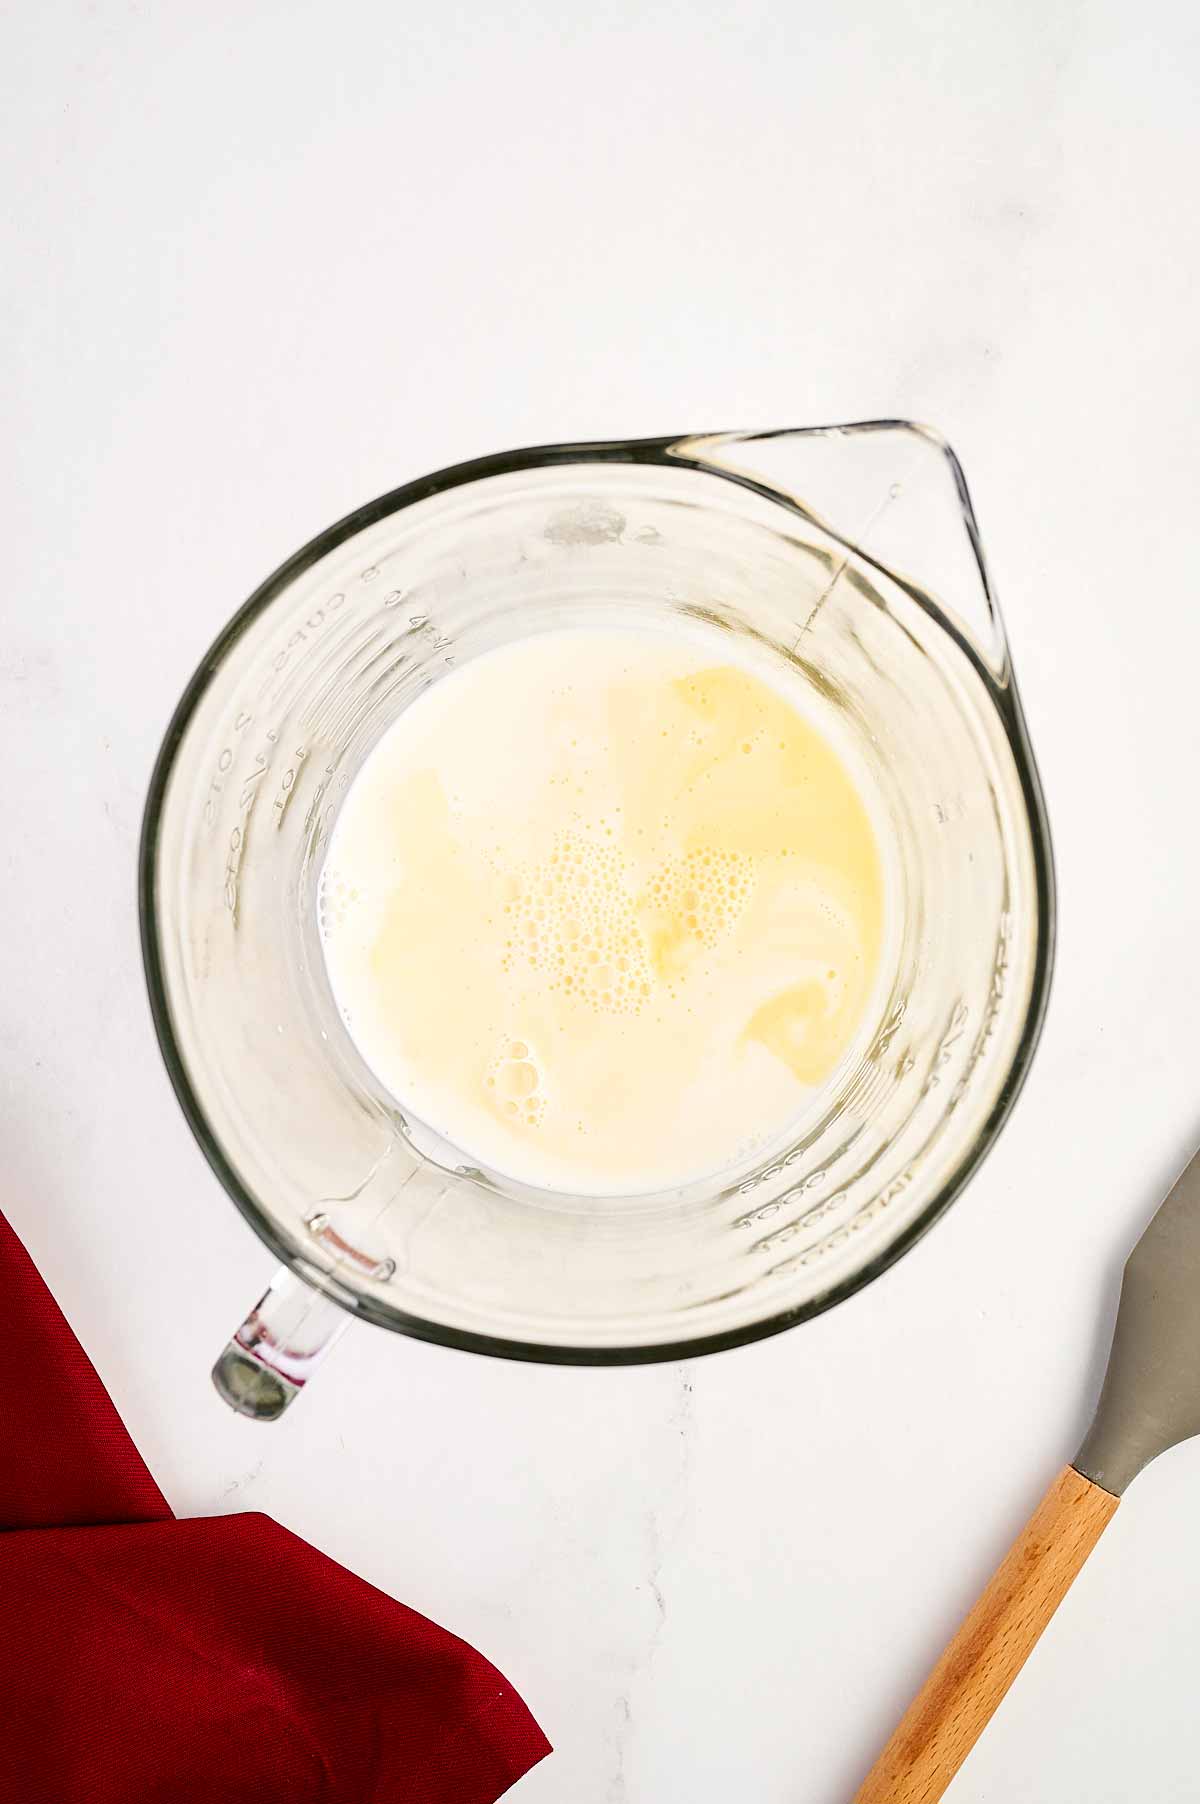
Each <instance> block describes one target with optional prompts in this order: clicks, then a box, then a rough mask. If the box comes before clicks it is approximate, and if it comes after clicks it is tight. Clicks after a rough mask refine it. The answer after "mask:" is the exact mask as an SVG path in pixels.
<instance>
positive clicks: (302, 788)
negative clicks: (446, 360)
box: [141, 423, 1053, 1417]
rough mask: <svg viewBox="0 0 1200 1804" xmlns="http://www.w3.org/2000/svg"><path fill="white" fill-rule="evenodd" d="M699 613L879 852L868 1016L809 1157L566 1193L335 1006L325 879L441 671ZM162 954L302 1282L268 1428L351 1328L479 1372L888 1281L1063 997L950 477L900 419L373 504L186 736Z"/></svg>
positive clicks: (162, 844)
mask: <svg viewBox="0 0 1200 1804" xmlns="http://www.w3.org/2000/svg"><path fill="white" fill-rule="evenodd" d="M675 616H683V617H687V618H689V619H693V620H695V619H698V620H702V621H704V622H706V623H708V625H709V626H710V627H714V628H717V629H719V630H720V631H721V632H724V633H729V634H730V635H736V636H738V637H742V638H746V637H748V638H752V639H753V640H755V641H756V642H757V646H758V648H759V655H760V656H762V657H766V658H768V659H775V660H778V661H779V663H780V665H781V666H786V667H787V668H788V669H789V671H790V672H792V673H793V674H795V673H799V675H800V676H802V677H803V678H804V679H805V681H806V683H807V686H808V689H809V693H810V695H811V697H812V703H813V711H814V718H815V720H816V722H817V724H818V725H823V727H824V729H825V731H826V732H827V734H828V736H829V737H830V738H831V739H832V740H833V742H834V743H835V744H837V745H839V746H840V747H842V748H844V751H845V754H846V756H847V758H848V761H849V762H850V765H851V768H852V769H853V770H854V772H855V774H856V776H857V778H858V780H859V782H860V784H861V786H862V788H863V791H864V797H865V799H866V800H867V802H868V804H869V806H870V808H871V811H872V815H873V818H874V820H875V823H876V829H877V833H878V835H879V839H880V850H881V854H882V858H883V863H884V868H885V872H886V876H887V885H888V892H889V918H890V923H891V926H890V933H889V937H888V941H887V945H886V948H885V953H884V958H883V969H882V971H881V974H880V979H879V982H878V984H877V986H876V992H875V999H874V1002H873V1004H872V1006H871V1008H870V1010H869V1014H868V1019H867V1020H866V1021H865V1022H864V1023H863V1026H862V1030H861V1033H860V1035H859V1037H858V1038H857V1039H856V1041H855V1042H854V1044H853V1046H852V1047H851V1049H850V1051H849V1053H848V1054H847V1056H846V1057H845V1059H844V1060H843V1061H842V1063H841V1065H840V1066H839V1067H838V1069H837V1070H836V1071H835V1073H834V1074H833V1075H832V1077H831V1078H830V1080H829V1082H828V1083H827V1084H826V1085H825V1086H824V1087H823V1089H822V1090H821V1092H820V1094H819V1095H818V1096H817V1097H816V1098H815V1099H814V1101H813V1104H812V1106H811V1108H810V1109H809V1110H808V1112H807V1113H806V1114H805V1115H804V1116H803V1117H801V1118H800V1119H798V1120H797V1122H796V1123H795V1124H794V1125H793V1127H792V1128H791V1129H790V1130H789V1133H788V1135H787V1137H786V1139H784V1140H782V1141H781V1142H780V1143H779V1144H778V1145H776V1146H774V1147H771V1148H769V1149H768V1150H767V1152H766V1153H765V1154H764V1153H763V1152H762V1151H761V1150H760V1151H759V1153H758V1154H757V1155H755V1157H754V1159H753V1161H752V1162H749V1163H746V1164H743V1165H741V1166H737V1165H734V1166H731V1167H729V1168H728V1169H726V1170H724V1171H721V1172H719V1173H716V1174H714V1175H712V1176H711V1177H709V1178H706V1179H705V1180H704V1181H702V1182H696V1183H691V1184H688V1185H686V1186H684V1187H682V1188H679V1189H675V1190H672V1191H669V1192H660V1193H657V1194H653V1195H643V1196H624V1195H623V1196H619V1197H613V1198H597V1197H595V1196H588V1197H579V1196H573V1195H570V1194H565V1193H564V1194H558V1193H550V1192H548V1191H544V1190H535V1189H532V1188H530V1187H528V1186H523V1185H521V1184H518V1183H514V1182H512V1181H510V1180H509V1179H507V1178H506V1177H505V1176H504V1174H503V1173H501V1172H498V1171H489V1170H484V1169H480V1168H479V1167H477V1166H475V1165H473V1164H472V1163H471V1162H470V1161H469V1160H468V1159H467V1158H465V1157H464V1156H463V1154H461V1153H460V1152H459V1151H458V1150H457V1149H456V1148H455V1147H453V1146H452V1145H450V1144H448V1143H447V1142H446V1141H444V1140H443V1139H441V1138H439V1136H438V1135H437V1134H436V1133H435V1132H433V1131H432V1129H431V1128H430V1127H429V1126H428V1124H426V1123H424V1122H422V1121H420V1120H417V1119H414V1118H413V1117H412V1116H411V1115H409V1114H407V1113H406V1112H405V1111H404V1109H403V1108H402V1107H401V1106H400V1104H399V1103H398V1102H397V1100H396V1099H395V1098H394V1097H393V1096H391V1095H390V1094H389V1093H388V1092H386V1091H385V1090H384V1089H383V1088H382V1086H381V1085H380V1083H379V1082H378V1080H377V1079H376V1078H375V1077H374V1075H373V1073H372V1072H371V1071H370V1069H369V1068H368V1067H367V1066H366V1064H365V1063H364V1061H363V1060H362V1058H361V1057H360V1055H359V1053H358V1051H357V1048H356V1047H355V1045H354V1042H353V1041H352V1039H351V1038H350V1036H349V1034H348V1032H347V1030H346V1027H345V1025H344V1023H343V1021H342V1019H341V1016H340V1014H339V1012H338V1009H337V1007H336V1006H335V1004H334V1000H333V997H332V994H331V992H330V988H329V984H328V981H327V977H326V972H325V964H324V959H323V955H322V950H321V944H320V935H319V924H318V879H319V875H320V871H321V866H322V861H323V859H324V856H325V853H326V850H327V848H328V844H329V839H330V835H331V832H332V829H333V826H334V823H335V821H336V818H337V813H338V808H339V805H340V803H341V801H342V799H343V798H344V796H345V794H346V791H347V789H348V788H349V785H350V783H351V782H352V780H353V778H354V776H355V774H356V773H357V771H358V770H359V768H360V767H361V765H362V763H363V761H364V759H365V758H366V757H367V755H368V753H369V752H370V751H371V749H372V748H373V747H374V745H375V744H376V743H377V742H378V740H379V738H380V736H381V735H382V734H383V733H384V732H386V730H387V729H388V727H389V726H390V725H391V723H392V722H393V721H394V720H395V719H396V717H397V715H398V714H399V713H400V712H401V711H402V710H403V709H404V708H406V707H407V706H408V705H409V704H410V703H411V702H412V701H413V700H414V699H415V698H416V697H417V696H418V695H420V694H421V693H422V692H423V691H424V690H425V689H426V688H428V686H429V685H430V684H432V683H436V682H438V681H440V680H442V679H443V678H444V677H445V676H446V675H447V674H448V673H449V672H450V671H452V670H454V669H457V668H459V667H461V666H462V665H464V664H465V663H467V662H468V661H469V660H470V659H472V658H475V657H478V656H479V655H480V654H482V653H484V652H486V651H488V650H490V649H492V648H494V647H496V646H498V645H502V644H504V643H506V642H508V641H511V640H514V639H517V638H522V637H525V636H527V635H530V634H535V633H539V632H544V631H547V630H551V629H559V628H562V627H564V626H571V625H581V626H584V625H589V624H596V623H604V624H609V625H613V624H616V625H620V624H628V625H629V626H631V627H639V626H643V625H646V624H651V623H654V624H663V623H666V624H667V625H669V624H670V621H671V619H672V618H673V617H675ZM141 913H142V934H143V946H144V951H145V960H146V969H147V975H148V982H149V988H150V996H151V1002H152V1007H153V1011H154V1018H155V1024H156V1027H157V1031H158V1035H159V1040H160V1044H161V1046H162V1050H163V1054H164V1057H165V1059H166V1063H167V1066H168V1069H169V1071H170V1074H171V1077H172V1080H173V1082H174V1085H175V1088H176V1091H177V1093H178V1095H179V1098H180V1101H181V1103H182V1105H183V1108H184V1111H185V1113H186V1115H187V1117H188V1120H189V1122H190V1123H191V1126H192V1128H193V1130H194V1132H195V1134H196V1136H197V1138H198V1140H199V1142H200V1144H201V1146H202V1148H203V1150H204V1152H205V1154H206V1155H207V1157H208V1159H209V1162H210V1164H211V1165H212V1166H213V1169H214V1170H215V1171H216V1173H217V1175H218V1177H219V1178H220V1179H221V1181H222V1183H223V1184H224V1186H225V1189H226V1190H227V1192H228V1194H229V1196H230V1197H231V1199H232V1200H233V1202H234V1203H235V1204H236V1205H237V1206H238V1208H239V1209H240V1210H241V1211H242V1213H243V1214H244V1215H245V1216H246V1218H247V1219H248V1220H249V1222H250V1223H251V1225H252V1226H253V1227H254V1228H255V1230H256V1231H257V1232H258V1234H259V1235H260V1236H261V1238H262V1239H263V1240H264V1241H266V1243H267V1244H268V1245H269V1246H270V1247H272V1248H273V1250H274V1251H275V1252H276V1253H277V1254H278V1256H279V1257H280V1259H281V1260H282V1261H283V1262H284V1264H285V1266H286V1267H287V1268H288V1270H287V1271H286V1272H284V1273H282V1274H281V1275H280V1277H279V1278H278V1279H277V1280H276V1282H275V1283H274V1284H273V1286H272V1288H271V1290H270V1291H269V1292H268V1293H267V1296H266V1297H265V1298H264V1299H263V1300H262V1302H261V1303H260V1305H259V1306H258V1309H257V1310H256V1311H255V1312H254V1313H253V1314H252V1315H251V1316H250V1317H249V1318H248V1320H247V1322H246V1323H244V1324H243V1326H242V1328H241V1329H239V1330H238V1334H237V1335H236V1336H235V1338H234V1340H233V1341H231V1343H230V1345H229V1347H228V1348H227V1349H226V1351H225V1353H224V1354H223V1355H222V1356H221V1359H220V1360H218V1363H217V1368H216V1371H215V1374H214V1376H215V1378H216V1381H217V1385H218V1388H219V1389H220V1390H221V1392H222V1394H223V1395H224V1396H225V1397H226V1399H227V1400H228V1401H229V1402H230V1403H232V1404H233V1406H234V1407H235V1408H238V1409H241V1410H242V1411H243V1412H244V1413H247V1414H251V1415H257V1416H261V1417H271V1416H275V1415H278V1414H279V1413H280V1412H281V1411H282V1409H283V1408H285V1407H286V1405H287V1403H288V1402H289V1401H290V1400H291V1398H292V1397H293V1396H294V1395H295V1394H296V1393H297V1392H298V1390H299V1389H300V1388H302V1386H303V1384H304V1383H305V1381H306V1380H307V1378H308V1377H309V1375H310V1373H311V1370H312V1368H313V1365H314V1363H315V1360H316V1358H317V1357H318V1355H319V1353H320V1351H321V1350H322V1348H323V1347H324V1346H325V1345H326V1344H327V1343H328V1341H329V1339H330V1337H331V1331H332V1329H333V1327H334V1326H335V1325H336V1324H338V1323H340V1322H342V1321H344V1320H345V1319H346V1318H345V1315H344V1312H345V1311H350V1312H352V1313H355V1314H358V1315H361V1316H364V1317H365V1318H367V1319H368V1320H370V1321H372V1322H375V1323H378V1324H380V1325H382V1326H384V1327H388V1328H393V1329H397V1330H399V1331H401V1332H404V1333H409V1334H414V1335H419V1336H421V1337H423V1338H426V1339H431V1340H438V1341H443V1342H446V1343H448V1344H451V1345H454V1346H459V1347H465V1348H470V1349H473V1350H476V1351H480V1352H487V1353H498V1354H506V1355H510V1356H512V1357H517V1358H527V1359H544V1360H557V1361H564V1362H569V1363H596V1364H607V1363H622V1362H627V1361H635V1360H653V1359H667V1358H678V1357H680V1356H681V1355H684V1354H690V1353H698V1352H703V1351H708V1350H712V1349H714V1348H718V1347H724V1346H731V1345H735V1344H737V1343H740V1342H743V1341H748V1340H752V1339H754V1338H756V1337H757V1336H760V1335H764V1334H768V1333H771V1332H774V1331H776V1330H778V1329H781V1328H784V1327H787V1326H789V1325H791V1324H793V1323H795V1322H799V1321H802V1320H804V1319H805V1318H807V1317H809V1316H812V1315H814V1314H816V1313H818V1312H819V1311H820V1310H822V1309H825V1308H827V1307H828V1306H829V1305H830V1304H831V1303H834V1302H836V1301H838V1300H839V1299H840V1298H842V1297H845V1296H847V1295H848V1294H849V1293H851V1292H852V1291H854V1290H856V1289H858V1288H859V1287H860V1286H861V1285H863V1284H864V1283H866V1282H867V1281H868V1280H869V1279H870V1278H872V1277H874V1276H875V1275H877V1274H878V1273H879V1272H881V1271H883V1270H884V1269H885V1268H886V1267H887V1266H888V1265H889V1264H891V1263H892V1261H893V1260H894V1259H896V1258H897V1257H898V1256H899V1254H900V1253H901V1252H902V1251H904V1249H905V1248H906V1247H908V1246H909V1245H911V1244H912V1242H913V1241H914V1240H915V1239H916V1238H917V1236H918V1235H919V1234H920V1233H921V1232H922V1231H923V1230H924V1229H925V1228H927V1227H928V1226H929V1225H930V1223H931V1222H932V1221H934V1220H935V1219H936V1217H937V1216H938V1215H939V1214H940V1213H941V1211H942V1210H943V1209H945V1208H946V1207H947V1206H948V1204H949V1203H950V1202H951V1201H952V1200H953V1198H954V1197H955V1196H956V1195H957V1193H958V1191H959V1190H960V1188H961V1187H962V1185H963V1183H964V1182H965V1180H966V1178H967V1177H968V1176H969V1175H970V1173H971V1172H972V1171H973V1170H974V1168H975V1166H976V1165H977V1164H978V1163H979V1160H980V1159H981V1157H982V1156H983V1154H984V1152H985V1151H986V1149H987V1147H988V1146H989V1145H990V1143H991V1141H992V1140H993V1138H994V1136H995V1134H996V1133H997V1131H998V1129H999V1127H1000V1125H1001V1123H1002V1121H1003V1119H1004V1117H1005V1115H1006V1113H1007V1111H1008V1109H1009V1107H1010V1106H1011V1104H1012V1101H1013V1099H1014V1097H1015V1095H1016V1092H1017V1090H1018V1088H1019V1086H1020V1083H1021V1080H1022V1078H1023V1076H1024V1073H1025V1071H1026V1068H1027V1066H1028V1063H1029V1060H1030V1058H1031V1055H1032V1052H1033V1048H1034V1045H1035V1043H1036V1040H1037V1036H1038V1031H1039V1028H1040V1024H1041V1019H1042V1015H1043V1012H1044V1008H1045V1003H1046V996H1047V989H1048V984H1049V974H1050V963H1051V950H1052V942H1053V882H1052V870H1051V857H1050V846H1049V838H1048V833H1047V827H1046V821H1045V815H1044V810H1043V807H1042V803H1041V797H1040V791H1039V786H1038V780H1037V774H1036V770H1035V768H1034V765H1033V761H1032V757H1031V754H1030V750H1029V745H1028V741H1027V738H1026V734H1025V729H1024V724H1023V720H1022V716H1021V711H1020V706H1019V702H1018V699H1017V695H1016V690H1015V687H1014V683H1013V674H1012V668H1011V664H1010V661H1009V656H1008V651H1007V647H1006V643H1005V639H1004V634H1003V629H1002V625H1001V622H1000V619H999V615H998V613H997V611H996V608H995V605H994V602H993V599H992V596H991V593H990V589H989V585H988V581H987V575H986V570H985V568H984V564H983V559H982V554H981V552H980V548H979V541H978V535H977V532H976V528H975V523H974V519H973V515H972V513H971V508H970V503H969V500H968V497H967V491H966V486H965V483H964V480H963V477H962V472H961V470H960V468H959V466H958V463H957V461H956V460H955V458H954V457H953V454H952V453H951V452H950V451H949V450H948V448H947V447H946V446H945V445H944V444H943V443H942V441H940V440H939V439H938V438H937V437H936V435H935V434H933V433H930V432H928V431H926V430H924V429H922V428H918V427H913V426H909V425H907V424H903V423H881V424H867V425H862V426H851V427H839V428H828V429H814V430H804V431H796V432H782V433H769V434H759V435H743V434H720V435H711V436H706V437H702V438H690V439H656V440H644V441H638V442H631V443H605V444H595V445H586V444H585V445H563V446H551V447H544V448H540V449H536V450H531V451H519V452H513V453H509V454H506V455H501V456H497V457H492V458H485V459H481V460H479V461H477V462H474V463H470V464H465V465H460V466H458V467H457V468H455V469H451V470H447V471H444V472H441V473H440V474H438V475H436V476H432V477H428V478H426V479H424V480H422V481H420V482H415V483H412V484H409V485H408V486H407V487H405V488H402V489H399V490H397V491H395V492H394V493H392V494H390V495H387V496H384V497H383V498H381V499H380V500H379V501H376V502H373V503H371V504H370V505H369V506H367V507H365V508H362V509H360V510H359V511H358V512H357V513H355V514H352V515H351V516H350V517H349V518H348V519H346V520H343V521H342V522H340V523H339V524H338V525H337V526H335V527H332V528H331V529H330V530H329V531H328V532H326V533H324V534H322V535H321V536H320V537H319V538H318V539H315V540H314V541H313V542H312V543H311V544H310V545H308V546H307V547H306V548H305V549H304V550H303V551H301V552H299V553H298V554H297V555H296V556H295V557H294V558H292V559H291V560H290V561H289V562H288V563H287V564H285V565H284V566H283V567H282V568H281V569H280V570H279V571H277V572H276V574H275V575H274V576H272V577H271V578H270V579H269V581H268V582H266V583H265V584H264V585H263V587H262V588H261V589H260V590H259V591H258V592H257V593H256V594H255V595H254V596H253V597H252V598H251V599H250V601H248V602H247V603H246V605H245V606H244V607H243V609H242V610H241V612H240V613H239V614H238V615H237V616H236V617H235V618H234V619H233V621H231V623H230V625H229V626H228V627H227V628H226V630H225V631H224V633H223V634H222V635H221V637H220V638H219V639H218V641H217V642H216V644H215V645H214V646H213V647H212V649H211V651H210V652H209V654H208V656H207V657H206V658H205V660H204V662H203V664H202V665H201V667H200V669H199V671H198V672H197V674H196V676H195V677H194V678H193V680H192V682H191V684H190V686H189V688H188V690H187V692H186V694H185V695H184V697H183V699H182V701H181V703H180V705H179V708H178V710H177V712H176V714H175V717H174V719H173V721H172V723H171V726H170V728H169V730H168V733H167V737H166V741H165V744H164V746H163V749H162V752H161V754H160V757H159V761H158V765H157V767H156V770H155V773H154V777H153V780H152V784H151V790H150V796H149V800H148V803H147V809H146V818H145V825H144V832H143V843H142V854H141Z"/></svg>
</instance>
